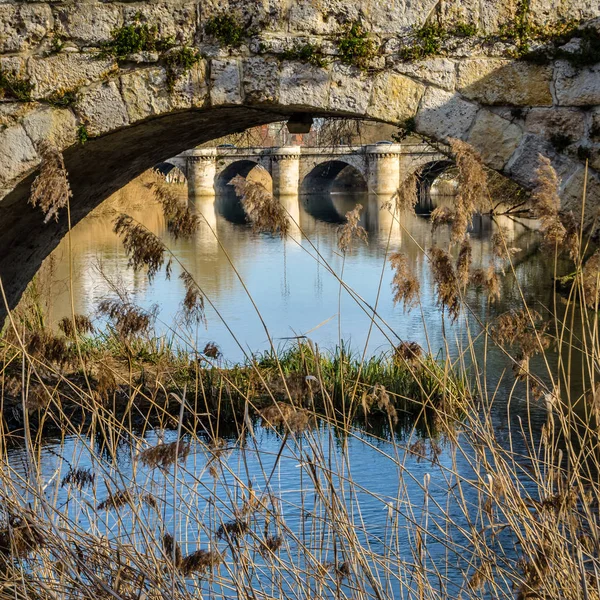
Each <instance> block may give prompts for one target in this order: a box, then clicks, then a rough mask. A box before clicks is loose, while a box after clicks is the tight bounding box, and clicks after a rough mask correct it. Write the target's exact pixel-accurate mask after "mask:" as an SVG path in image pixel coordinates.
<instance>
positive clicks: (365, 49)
mask: <svg viewBox="0 0 600 600" xmlns="http://www.w3.org/2000/svg"><path fill="white" fill-rule="evenodd" d="M336 42H337V48H338V52H339V57H340V61H341V62H342V63H344V64H346V65H353V66H355V67H358V68H359V69H361V70H366V69H368V68H369V63H370V62H371V61H372V60H373V59H374V58H375V56H376V54H377V47H376V44H375V42H374V41H373V40H372V39H370V38H369V34H368V32H367V31H366V30H365V28H364V27H363V25H362V24H361V23H360V22H359V21H354V22H352V23H346V24H345V25H344V26H343V28H342V32H341V34H340V36H339V37H338V38H337V40H336Z"/></svg>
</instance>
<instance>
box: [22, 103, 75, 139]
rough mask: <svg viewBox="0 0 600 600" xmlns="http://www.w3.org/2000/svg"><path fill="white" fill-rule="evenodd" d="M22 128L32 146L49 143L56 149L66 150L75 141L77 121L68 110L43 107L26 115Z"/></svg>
mask: <svg viewBox="0 0 600 600" xmlns="http://www.w3.org/2000/svg"><path fill="white" fill-rule="evenodd" d="M23 127H24V128H25V131H26V132H27V135H28V136H29V137H30V138H31V140H32V141H33V143H34V144H38V143H39V142H42V141H49V142H50V143H51V144H52V145H53V146H56V147H57V148H68V147H69V146H70V145H71V144H74V143H75V142H76V141H77V119H76V118H75V115H74V114H73V113H72V112H71V111H70V110H68V109H55V108H52V107H50V106H45V107H43V108H41V109H40V110H36V111H33V112H31V113H30V114H28V115H27V116H26V117H25V118H24V119H23Z"/></svg>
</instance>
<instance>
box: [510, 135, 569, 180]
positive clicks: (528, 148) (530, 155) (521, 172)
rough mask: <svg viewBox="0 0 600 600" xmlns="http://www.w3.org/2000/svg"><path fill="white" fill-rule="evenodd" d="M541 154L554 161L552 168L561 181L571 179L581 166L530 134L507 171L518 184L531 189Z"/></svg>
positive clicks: (511, 159) (523, 139)
mask: <svg viewBox="0 0 600 600" xmlns="http://www.w3.org/2000/svg"><path fill="white" fill-rule="evenodd" d="M540 154H541V155H542V156H546V157H547V158H549V159H550V160H551V161H552V166H553V167H554V169H555V170H556V174H557V175H558V177H559V178H560V179H561V180H566V179H568V178H569V177H571V175H573V173H575V171H577V169H579V168H580V166H581V165H579V163H577V162H575V161H574V160H571V159H570V158H567V157H566V156H562V155H560V154H558V153H557V152H556V150H555V149H554V146H552V144H551V143H550V142H548V141H546V140H544V139H543V138H541V137H540V136H538V135H534V134H531V133H528V134H525V135H524V136H523V138H522V139H521V143H520V144H519V147H518V148H517V149H516V150H515V152H514V154H513V155H512V157H511V158H510V160H509V161H508V164H507V165H506V168H505V171H506V172H507V174H508V175H510V177H512V178H513V179H514V180H515V181H516V182H517V183H519V184H521V185H524V186H525V187H529V188H530V187H531V186H532V183H533V179H534V177H535V172H536V171H537V169H538V167H539V165H540Z"/></svg>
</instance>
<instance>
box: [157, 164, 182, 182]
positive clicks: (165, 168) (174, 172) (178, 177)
mask: <svg viewBox="0 0 600 600" xmlns="http://www.w3.org/2000/svg"><path fill="white" fill-rule="evenodd" d="M154 170H155V171H156V172H157V173H158V174H159V175H162V176H163V177H164V178H165V181H166V182H167V183H179V184H184V183H187V177H186V176H185V173H184V172H183V171H182V170H181V169H180V168H179V167H177V166H176V165H174V164H172V163H170V162H167V161H165V162H161V163H158V164H157V165H156V166H155V167H154Z"/></svg>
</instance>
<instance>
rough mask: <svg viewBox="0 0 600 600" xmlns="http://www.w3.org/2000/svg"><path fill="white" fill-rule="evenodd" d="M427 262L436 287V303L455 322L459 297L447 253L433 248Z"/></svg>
mask: <svg viewBox="0 0 600 600" xmlns="http://www.w3.org/2000/svg"><path fill="white" fill-rule="evenodd" d="M429 260H430V262H431V271H432V273H433V279H434V281H435V285H436V293H437V297H438V303H439V304H440V305H441V306H442V307H443V308H445V309H446V310H447V311H448V315H449V316H450V319H451V320H452V321H456V319H457V318H458V316H459V314H460V295H459V291H458V279H457V277H456V273H455V272H454V267H453V265H452V259H451V257H450V255H449V254H448V253H447V252H445V251H444V250H442V249H441V248H438V247H437V246H434V247H433V248H431V250H430V251H429Z"/></svg>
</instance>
